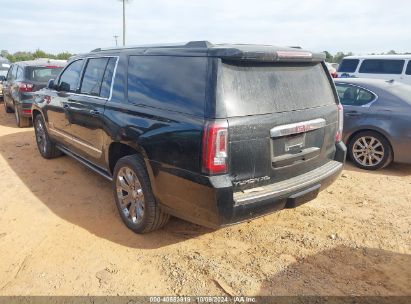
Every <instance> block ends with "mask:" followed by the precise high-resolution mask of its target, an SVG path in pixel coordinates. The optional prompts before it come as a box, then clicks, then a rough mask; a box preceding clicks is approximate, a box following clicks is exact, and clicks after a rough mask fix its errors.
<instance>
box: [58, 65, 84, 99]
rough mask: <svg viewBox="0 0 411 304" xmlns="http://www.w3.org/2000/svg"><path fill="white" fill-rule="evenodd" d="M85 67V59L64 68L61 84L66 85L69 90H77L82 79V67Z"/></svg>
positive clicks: (61, 85)
mask: <svg viewBox="0 0 411 304" xmlns="http://www.w3.org/2000/svg"><path fill="white" fill-rule="evenodd" d="M82 67H83V60H82V59H81V60H76V61H74V62H72V63H70V65H69V66H68V67H67V68H66V69H65V70H64V72H63V74H61V76H60V80H59V86H60V87H65V88H64V89H65V90H66V91H68V92H75V91H76V90H77V85H78V83H79V80H80V73H81V68H82Z"/></svg>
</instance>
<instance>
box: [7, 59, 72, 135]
mask: <svg viewBox="0 0 411 304" xmlns="http://www.w3.org/2000/svg"><path fill="white" fill-rule="evenodd" d="M65 65H66V61H65V60H53V59H36V60H30V61H20V62H16V63H13V64H12V66H11V67H10V69H9V71H8V73H7V77H6V80H5V81H3V95H4V96H3V99H4V108H5V110H6V112H7V113H12V112H14V114H15V116H16V123H17V126H18V127H29V126H30V124H31V121H30V120H31V105H32V103H33V95H32V92H34V91H37V90H40V89H42V88H44V87H45V86H47V82H48V81H49V80H50V79H53V78H55V77H57V76H58V75H59V73H60V72H61V71H62V70H63V67H64V66H65Z"/></svg>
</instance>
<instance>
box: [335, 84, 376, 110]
mask: <svg viewBox="0 0 411 304" xmlns="http://www.w3.org/2000/svg"><path fill="white" fill-rule="evenodd" d="M336 88H337V93H338V97H339V98H340V101H341V103H342V104H343V105H347V106H363V105H365V104H367V103H370V102H371V101H373V100H374V99H375V98H376V96H375V95H374V94H373V93H371V92H370V91H367V90H364V89H362V88H359V87H355V86H350V85H342V84H336Z"/></svg>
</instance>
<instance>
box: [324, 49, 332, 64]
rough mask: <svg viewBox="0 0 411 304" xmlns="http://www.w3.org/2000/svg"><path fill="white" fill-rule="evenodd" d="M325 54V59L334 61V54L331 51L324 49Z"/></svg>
mask: <svg viewBox="0 0 411 304" xmlns="http://www.w3.org/2000/svg"><path fill="white" fill-rule="evenodd" d="M324 54H325V61H327V62H333V55H331V53H330V52H328V51H324Z"/></svg>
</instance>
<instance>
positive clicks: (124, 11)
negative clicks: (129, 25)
mask: <svg viewBox="0 0 411 304" xmlns="http://www.w3.org/2000/svg"><path fill="white" fill-rule="evenodd" d="M125 45H126V0H123V46H125Z"/></svg>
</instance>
